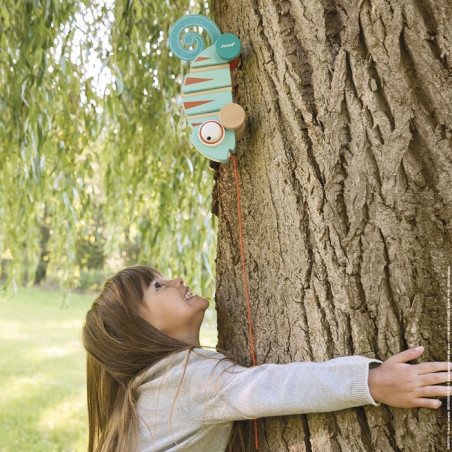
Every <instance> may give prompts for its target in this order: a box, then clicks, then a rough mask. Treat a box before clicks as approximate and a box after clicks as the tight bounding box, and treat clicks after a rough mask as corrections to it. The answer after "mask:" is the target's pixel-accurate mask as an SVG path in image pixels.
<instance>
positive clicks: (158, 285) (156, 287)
mask: <svg viewBox="0 0 452 452" xmlns="http://www.w3.org/2000/svg"><path fill="white" fill-rule="evenodd" d="M154 287H155V290H157V289H160V287H162V285H161V284H160V283H159V282H158V281H156V282H155V283H154Z"/></svg>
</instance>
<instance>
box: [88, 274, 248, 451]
mask: <svg viewBox="0 0 452 452" xmlns="http://www.w3.org/2000/svg"><path fill="white" fill-rule="evenodd" d="M160 276H161V274H160V273H159V272H158V271H157V270H155V269H154V268H152V267H148V266H133V267H128V268H125V269H124V270H121V271H120V272H119V273H117V274H116V275H114V276H113V277H111V278H110V279H108V280H107V281H106V283H105V284H104V287H103V289H102V292H101V294H100V295H99V296H98V297H97V298H96V300H95V301H94V303H93V305H92V307H91V309H90V310H89V311H88V313H87V314H86V322H85V324H84V326H83V335H82V340H83V345H84V347H85V349H86V352H87V361H86V373H87V397H88V421H89V443H88V451H89V452H111V451H115V452H130V451H133V450H134V449H135V447H136V440H137V437H138V421H139V419H138V412H137V409H136V402H137V389H138V385H139V383H138V384H137V383H136V380H135V383H134V379H135V377H137V376H139V375H140V374H141V373H143V371H145V370H146V369H148V368H149V367H151V366H152V365H154V364H155V363H157V362H158V361H160V360H161V359H163V358H165V357H167V356H170V355H172V354H175V353H178V352H181V351H183V350H188V351H189V353H191V351H192V350H193V349H194V348H195V347H199V346H197V345H189V344H186V343H184V342H182V341H179V340H178V339H175V338H173V337H170V336H168V335H166V334H165V333H163V332H162V331H160V330H159V329H157V328H155V327H153V326H152V325H151V324H149V323H148V322H146V321H145V320H144V319H143V318H142V317H141V316H140V307H143V306H144V291H145V290H146V289H147V287H148V286H149V285H150V284H151V282H152V281H153V280H155V279H156V278H158V277H160ZM200 348H203V347H202V346H201V347H200ZM207 348H209V347H207ZM216 350H217V351H219V352H221V353H222V354H224V355H225V356H226V357H227V358H228V359H229V360H231V361H232V362H234V363H236V361H235V360H234V358H233V357H232V356H231V355H230V354H229V353H227V352H226V351H224V350H221V349H219V348H216ZM187 363H188V359H187V361H186V363H185V367H186V366H187ZM184 373H185V369H184ZM182 378H183V377H182ZM173 406H174V405H173ZM227 450H228V451H233V452H236V451H241V450H243V451H244V450H245V447H244V443H243V435H242V432H241V427H240V425H239V424H238V423H237V422H234V424H233V428H232V430H231V434H230V436H229V439H228V447H227Z"/></svg>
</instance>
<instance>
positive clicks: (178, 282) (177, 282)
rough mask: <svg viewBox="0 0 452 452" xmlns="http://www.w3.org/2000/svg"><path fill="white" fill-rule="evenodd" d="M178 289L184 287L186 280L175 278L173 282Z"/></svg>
mask: <svg viewBox="0 0 452 452" xmlns="http://www.w3.org/2000/svg"><path fill="white" fill-rule="evenodd" d="M172 282H173V283H174V285H175V286H176V287H179V286H183V285H184V280H183V279H182V278H175V279H173V281H172Z"/></svg>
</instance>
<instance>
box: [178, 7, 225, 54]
mask: <svg viewBox="0 0 452 452" xmlns="http://www.w3.org/2000/svg"><path fill="white" fill-rule="evenodd" d="M196 26H199V27H202V28H203V29H204V30H205V31H206V32H207V34H208V35H209V36H210V39H211V40H212V44H214V43H215V41H216V40H217V39H218V37H219V36H220V35H221V31H220V29H219V28H218V27H217V25H216V24H215V22H214V21H212V20H210V19H209V18H208V17H206V16H202V15H201V14H190V15H188V16H184V17H181V18H180V19H179V20H178V21H177V22H176V23H175V24H174V25H173V27H172V28H171V31H170V35H169V45H170V47H171V50H172V51H173V53H174V55H176V56H177V57H179V58H180V59H181V60H194V59H195V58H196V56H197V55H198V54H199V53H201V52H202V51H203V50H204V39H203V37H202V35H200V34H199V33H197V32H195V31H190V32H188V33H186V34H185V35H184V38H183V42H184V44H185V45H186V46H192V45H195V44H196V45H195V47H194V49H192V50H187V49H186V48H184V47H183V46H182V43H181V35H182V32H183V31H184V29H185V28H188V27H196Z"/></svg>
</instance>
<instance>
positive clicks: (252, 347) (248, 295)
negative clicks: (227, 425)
mask: <svg viewBox="0 0 452 452" xmlns="http://www.w3.org/2000/svg"><path fill="white" fill-rule="evenodd" d="M230 156H231V158H232V162H233V163H234V175H235V186H236V188H237V209H238V214H239V232H240V251H241V253H242V268H243V281H244V283H245V294H246V302H247V308H248V328H249V333H250V344H251V356H252V358H253V366H256V356H255V354H254V340H253V330H252V328H251V307H250V294H249V292H248V283H247V280H246V270H245V253H244V251H243V233H242V213H241V211H242V208H241V206H240V189H239V176H238V172H237V162H236V160H235V156H234V154H230ZM254 438H255V443H256V449H259V444H258V442H257V419H254Z"/></svg>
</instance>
